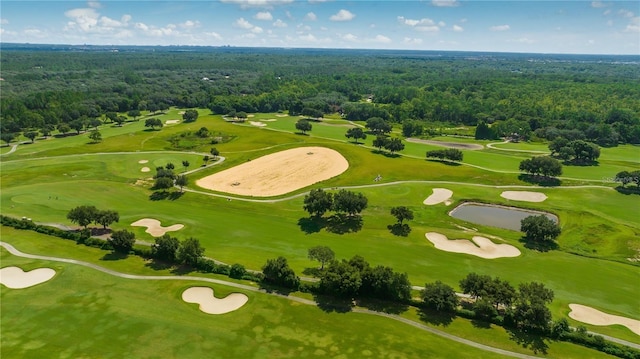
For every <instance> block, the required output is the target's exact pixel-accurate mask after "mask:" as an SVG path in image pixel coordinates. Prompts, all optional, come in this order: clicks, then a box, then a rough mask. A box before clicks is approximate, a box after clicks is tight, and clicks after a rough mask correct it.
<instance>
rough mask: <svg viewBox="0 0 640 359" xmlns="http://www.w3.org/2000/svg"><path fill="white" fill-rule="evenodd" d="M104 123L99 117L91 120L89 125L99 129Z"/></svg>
mask: <svg viewBox="0 0 640 359" xmlns="http://www.w3.org/2000/svg"><path fill="white" fill-rule="evenodd" d="M100 125H102V121H100V120H99V119H97V118H92V119H90V120H89V126H91V127H93V129H94V130H96V131H97V130H98V126H100Z"/></svg>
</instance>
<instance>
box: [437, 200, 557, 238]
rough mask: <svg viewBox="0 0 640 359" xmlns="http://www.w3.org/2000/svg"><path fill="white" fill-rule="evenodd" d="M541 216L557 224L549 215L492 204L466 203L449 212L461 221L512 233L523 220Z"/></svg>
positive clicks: (518, 228)
mask: <svg viewBox="0 0 640 359" xmlns="http://www.w3.org/2000/svg"><path fill="white" fill-rule="evenodd" d="M541 214H544V215H545V216H547V217H548V218H549V219H551V220H552V221H554V222H556V223H558V217H557V216H555V215H553V214H551V213H546V212H540V211H532V210H528V209H522V208H516V207H506V206H498V205H493V204H482V203H473V202H467V203H463V204H461V205H459V206H458V207H456V208H454V209H453V210H452V211H451V212H449V215H450V216H451V217H454V218H458V219H462V220H463V221H467V222H471V223H475V224H481V225H484V226H491V227H498V228H504V229H511V230H514V231H520V221H521V220H523V219H524V218H527V217H529V216H538V215H541Z"/></svg>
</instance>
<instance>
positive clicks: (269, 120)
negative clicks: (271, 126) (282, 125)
mask: <svg viewBox="0 0 640 359" xmlns="http://www.w3.org/2000/svg"><path fill="white" fill-rule="evenodd" d="M261 121H262V122H276V121H278V120H276V119H275V118H270V119H268V120H261Z"/></svg>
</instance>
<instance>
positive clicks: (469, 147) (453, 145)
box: [406, 138, 484, 150]
mask: <svg viewBox="0 0 640 359" xmlns="http://www.w3.org/2000/svg"><path fill="white" fill-rule="evenodd" d="M406 141H407V142H413V143H424V144H426V145H433V146H440V147H448V148H457V149H459V150H482V149H484V146H482V145H478V144H476V143H459V142H443V141H431V140H422V139H419V138H407V139H406Z"/></svg>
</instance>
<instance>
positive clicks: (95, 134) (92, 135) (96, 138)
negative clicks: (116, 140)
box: [89, 130, 102, 143]
mask: <svg viewBox="0 0 640 359" xmlns="http://www.w3.org/2000/svg"><path fill="white" fill-rule="evenodd" d="M89 139H90V140H91V142H93V143H98V142H100V141H102V134H101V133H100V131H98V130H91V132H89Z"/></svg>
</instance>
